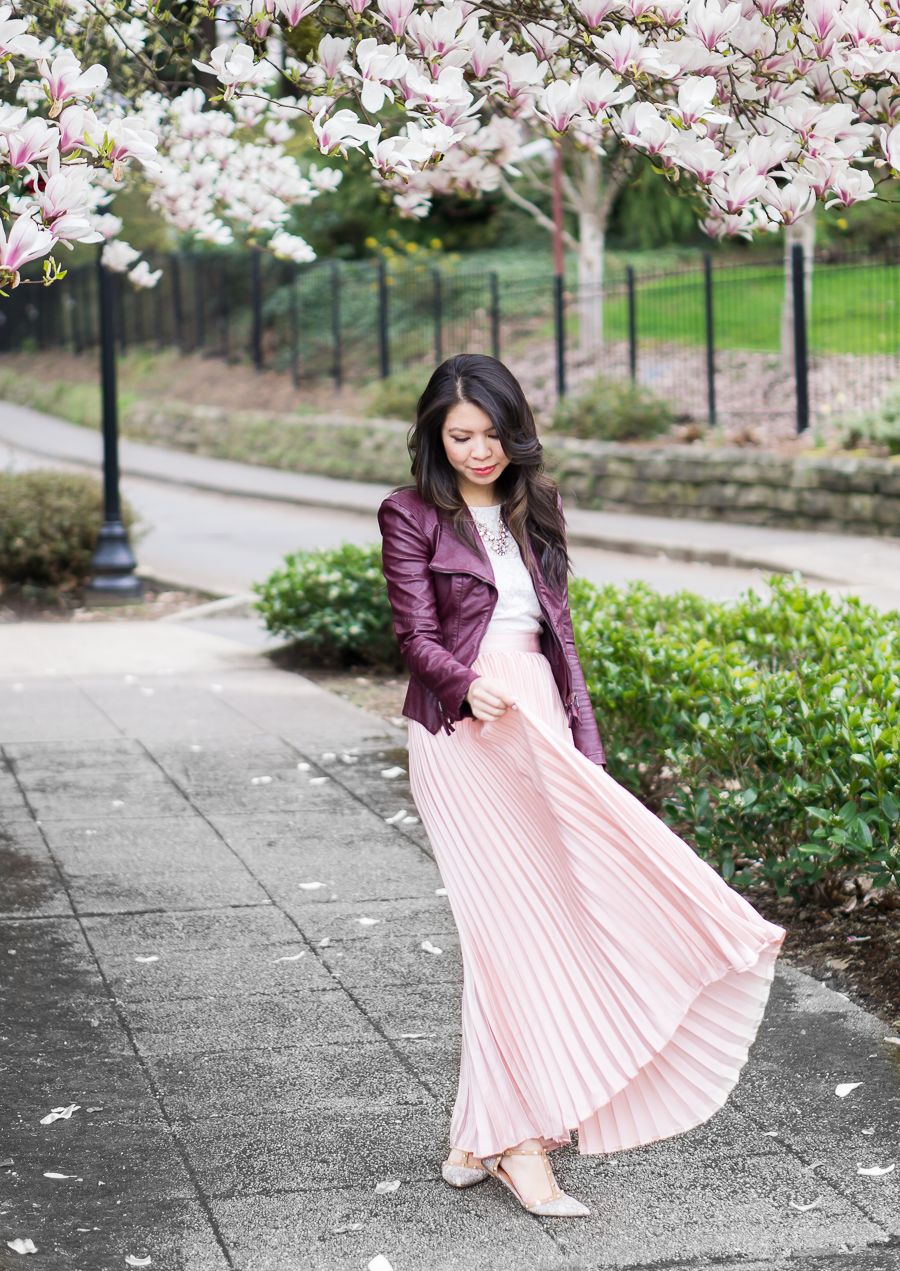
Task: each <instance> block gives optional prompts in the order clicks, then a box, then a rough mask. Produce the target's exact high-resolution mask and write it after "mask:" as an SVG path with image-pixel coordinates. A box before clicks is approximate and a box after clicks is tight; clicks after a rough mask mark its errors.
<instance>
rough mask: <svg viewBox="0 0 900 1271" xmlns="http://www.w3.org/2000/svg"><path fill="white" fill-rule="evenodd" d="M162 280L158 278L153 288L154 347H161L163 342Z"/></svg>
mask: <svg viewBox="0 0 900 1271" xmlns="http://www.w3.org/2000/svg"><path fill="white" fill-rule="evenodd" d="M162 293H163V280H162V279H160V280H159V282H158V283H157V284H156V286H155V287H154V288H153V326H154V328H155V330H156V347H157V348H158V349H161V348H162V347H163V345H164V344H165V334H164V324H163V298H162Z"/></svg>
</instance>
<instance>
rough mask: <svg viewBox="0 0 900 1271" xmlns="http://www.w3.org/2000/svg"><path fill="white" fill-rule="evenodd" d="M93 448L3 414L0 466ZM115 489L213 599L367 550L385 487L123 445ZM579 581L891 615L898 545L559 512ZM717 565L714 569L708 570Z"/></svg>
mask: <svg viewBox="0 0 900 1271" xmlns="http://www.w3.org/2000/svg"><path fill="white" fill-rule="evenodd" d="M100 453H101V451H100V437H99V434H98V433H95V432H93V431H91V430H90V429H86V428H80V427H77V426H75V425H73V424H68V423H65V422H63V421H60V420H56V419H53V418H51V417H50V416H47V415H42V414H39V413H38V412H36V411H32V410H29V409H28V408H26V407H21V406H14V405H11V404H9V403H0V464H3V465H9V466H24V465H31V464H35V463H45V462H46V461H47V460H50V461H52V462H53V463H56V464H60V463H64V464H74V465H77V466H86V467H89V468H90V469H91V470H92V471H99V466H100ZM121 460H122V467H123V472H124V473H125V477H124V480H123V489H124V490H125V492H126V494H128V495H129V497H131V498H132V501H133V503H134V505H135V506H136V507H137V509H138V510H139V511H140V512H141V514H142V515H143V517H144V518H145V519H146V521H147V522H148V523H149V525H150V527H151V528H150V532H149V533H148V534H147V536H146V538H145V539H144V540H142V542H141V544H140V555H141V564H142V566H143V567H144V568H146V569H147V570H148V572H152V573H155V574H156V575H157V576H161V577H164V578H168V579H171V580H172V581H184V582H189V583H191V584H192V585H194V586H201V587H205V588H208V589H209V590H211V591H214V592H217V593H219V594H227V593H229V592H235V591H244V590H246V589H247V588H248V586H249V584H250V582H251V581H253V580H255V579H259V578H263V577H265V576H266V574H267V573H268V572H269V570H270V569H272V568H273V567H274V566H275V565H276V564H278V562H279V561H280V559H281V557H282V556H283V555H284V553H285V552H286V551H289V550H292V549H294V548H297V547H304V548H313V547H327V546H333V545H335V544H336V543H337V542H340V541H342V540H343V539H350V540H352V541H354V542H360V543H365V542H377V541H378V529H377V525H376V523H375V518H374V513H375V510H376V509H377V507H378V504H379V503H380V501H381V499H382V498H383V497H384V495H385V494H386V493H387V490H388V488H389V487H387V486H381V485H373V484H367V483H363V482H353V481H336V480H332V479H330V478H327V477H320V476H313V475H309V474H304V473H293V472H280V471H278V470H276V469H272V468H261V467H253V466H251V465H248V464H240V463H232V462H230V461H227V460H221V459H207V458H203V457H202V456H198V455H189V454H185V453H182V452H179V451H170V450H165V449H163V448H160V447H155V446H148V445H144V444H142V443H139V442H132V441H127V440H124V441H123V442H122V446H121ZM567 519H568V525H569V536H570V541H571V542H572V544H573V545H574V549H575V550H574V551H573V558H574V563H575V566H576V570H577V572H578V573H579V574H581V575H582V576H584V577H586V578H588V579H589V580H590V581H592V582H597V583H600V582H604V581H610V582H624V581H627V580H629V579H632V578H642V579H644V580H645V581H646V582H648V583H650V584H651V585H653V586H655V587H658V588H659V589H661V590H674V589H677V588H689V589H692V590H695V591H698V592H700V593H701V594H705V595H711V596H717V597H719V596H721V597H725V596H733V595H736V594H738V592H740V591H741V590H744V589H746V588H747V587H748V586H754V587H756V588H757V590H761V589H763V585H762V571H769V570H774V571H777V572H785V573H790V572H792V571H794V570H797V571H799V572H800V573H801V574H802V575H803V576H804V577H806V578H809V579H813V580H816V581H822V582H825V583H826V584H827V585H828V586H829V589H830V590H832V591H834V592H836V593H840V594H846V593H848V592H851V593H853V594H855V595H858V596H860V597H862V598H863V599H864V600H868V601H870V602H871V603H872V604H875V605H877V606H878V607H879V608H886V609H893V608H898V609H900V541H897V540H893V539H883V538H864V537H861V536H850V535H846V536H842V535H834V534H820V533H812V532H809V533H802V532H799V531H792V530H775V529H767V528H765V527H756V526H748V525H724V524H717V523H714V522H708V521H689V520H682V519H677V520H676V519H673V520H666V519H663V518H660V517H642V516H630V515H625V514H620V513H610V512H595V511H586V510H582V509H577V508H575V507H574V506H571V505H570V506H569V508H568V510H567ZM710 565H713V566H716V567H717V568H716V569H714V570H712V569H710V568H708V566H710Z"/></svg>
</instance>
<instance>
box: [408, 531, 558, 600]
mask: <svg viewBox="0 0 900 1271" xmlns="http://www.w3.org/2000/svg"><path fill="white" fill-rule="evenodd" d="M435 510H436V511H437V509H435ZM437 519H438V541H437V547H436V549H435V553H434V555H433V556H432V558H431V565H432V568H434V569H437V570H445V571H447V572H448V573H454V574H457V573H461V574H473V575H474V576H475V577H476V578H480V579H482V581H483V582H486V583H490V585H491V586H492V587H494V588H496V586H497V582H496V579H495V576H494V569H493V566H492V565H491V560H490V556H489V555H488V552H487V548H486V547H485V546H484V543H483V542H482V541H481V536H480V535H479V534H478V532H477V530H476V531H475V540H476V542H477V544H478V551H477V552H473V551H472V549H471V548H470V547H467V546H466V544H465V543H462V542H461V541H460V540H459V539H458V538H457V537H456V534H455V533H454V531H453V522H452V520H451V518H450V516H449V515H448V514H447V513H446V512H443V511H437ZM532 549H533V550H534V544H533V543H532ZM535 554H536V555H537V553H536V552H535ZM535 591H536V592H537V596H538V600H539V601H540V602H541V606H542V608H543V609H544V610H545V611H546V612H548V613H553V612H554V610H555V609H556V608H558V602H555V601H554V598H553V595H552V594H551V592H550V589H549V587H548V586H547V583H546V581H545V580H544V575H543V572H542V570H541V566H540V558H538V568H537V581H536V583H535Z"/></svg>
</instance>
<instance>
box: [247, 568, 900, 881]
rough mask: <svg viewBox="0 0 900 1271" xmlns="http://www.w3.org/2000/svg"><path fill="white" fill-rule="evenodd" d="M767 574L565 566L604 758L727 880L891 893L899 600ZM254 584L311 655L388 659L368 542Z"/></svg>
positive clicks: (899, 723) (392, 658) (899, 822)
mask: <svg viewBox="0 0 900 1271" xmlns="http://www.w3.org/2000/svg"><path fill="white" fill-rule="evenodd" d="M768 584H769V586H770V588H771V589H772V595H771V598H768V599H764V598H762V597H760V596H758V595H756V594H755V593H753V592H747V593H746V594H745V595H744V596H742V597H741V598H740V599H739V600H738V601H736V602H734V603H731V604H727V603H718V602H714V601H708V600H705V599H703V598H702V597H700V596H696V595H692V594H690V593H687V592H682V593H679V594H678V595H674V596H663V595H660V594H659V593H657V592H655V591H653V590H652V589H651V588H649V587H647V586H645V585H643V584H640V583H634V584H631V585H630V586H628V587H626V588H618V587H612V586H609V587H604V588H601V589H598V588H596V587H594V586H592V585H591V584H589V583H587V582H584V581H583V580H574V581H573V582H572V584H571V587H570V596H571V604H572V614H573V623H574V627H575V635H576V640H577V643H578V648H579V652H580V654H581V658H582V663H583V666H584V670H585V676H586V678H587V683H588V690H589V692H590V695H591V700H592V702H593V704H594V708H595V710H596V713H597V719H598V722H599V725H600V730H601V734H602V735H603V738H604V741H605V743H606V746H607V750H608V754H609V770H610V772H611V773H612V775H613V776H614V777H615V778H616V780H618V781H620V782H621V783H622V784H623V785H625V786H627V787H628V788H629V789H630V790H632V791H633V792H634V793H635V794H637V795H638V797H639V798H641V799H642V800H643V801H644V802H645V803H646V804H647V805H648V806H649V807H651V808H652V809H653V810H654V811H655V812H657V813H658V814H659V815H661V816H662V817H663V818H664V819H665V820H666V821H667V822H668V823H669V824H670V825H671V826H672V827H673V828H674V829H675V830H676V831H677V832H678V833H679V834H681V835H682V836H683V837H684V838H685V839H687V841H688V842H690V843H691V844H692V845H693V846H694V847H695V848H696V849H697V851H699V852H700V853H701V854H702V855H703V856H704V857H705V858H706V859H707V860H709V861H710V863H711V864H713V865H714V866H715V867H716V868H717V869H718V870H719V871H720V873H721V874H722V875H723V877H725V878H726V879H727V880H728V881H729V882H731V883H732V885H733V886H735V887H739V888H746V887H748V886H750V885H751V884H753V883H756V882H758V881H760V880H763V879H764V880H767V881H768V882H770V883H772V884H773V885H774V887H775V888H776V890H777V891H778V893H779V894H781V895H787V894H792V895H795V896H797V897H798V898H803V897H806V896H808V895H810V893H814V894H815V895H816V896H817V897H818V898H820V899H822V900H825V901H826V902H827V901H831V902H834V901H836V900H838V899H839V898H840V897H841V896H845V895H846V894H847V892H848V891H852V890H853V889H854V887H856V886H859V887H860V888H865V887H869V886H874V887H888V888H890V889H891V891H892V892H893V891H894V889H896V887H897V884H898V881H900V614H897V613H892V614H882V613H879V612H878V611H876V610H874V609H872V608H871V607H870V606H867V605H864V604H863V603H862V602H860V601H858V600H855V599H845V600H834V599H832V598H831V597H830V596H829V595H828V594H827V593H825V592H821V591H810V590H807V588H805V587H804V586H802V585H801V584H800V583H798V582H796V581H791V580H786V579H783V578H777V577H774V578H771V579H769V580H768ZM256 590H258V591H259V593H260V594H261V596H262V600H261V602H259V608H260V610H261V612H262V613H263V615H264V616H265V619H266V623H267V625H268V627H269V629H270V630H272V631H274V632H277V633H278V634H282V635H288V636H293V637H294V638H295V639H296V640H297V643H298V646H299V647H300V648H301V649H302V650H303V652H304V654H305V655H307V656H308V657H310V658H311V659H314V660H319V661H323V662H326V663H329V664H332V665H334V664H336V663H338V664H339V663H343V664H350V663H353V662H364V663H368V664H370V665H371V664H375V665H378V664H381V665H384V666H388V667H392V668H396V666H397V665H398V663H397V655H396V647H395V643H394V640H393V634H392V629H391V619H390V610H389V607H388V603H387V596H386V592H385V588H384V582H383V578H382V575H381V568H380V550H379V548H377V547H373V548H358V547H349V546H343V547H341V548H339V549H337V550H336V551H330V552H310V553H303V552H298V553H295V554H294V555H293V556H291V557H289V558H287V559H286V564H285V567H284V568H283V569H281V570H278V571H276V573H275V574H273V575H272V577H271V578H270V579H268V580H267V581H266V582H265V583H263V584H257V587H256ZM854 880H860V881H859V883H858V884H857V883H856V882H854Z"/></svg>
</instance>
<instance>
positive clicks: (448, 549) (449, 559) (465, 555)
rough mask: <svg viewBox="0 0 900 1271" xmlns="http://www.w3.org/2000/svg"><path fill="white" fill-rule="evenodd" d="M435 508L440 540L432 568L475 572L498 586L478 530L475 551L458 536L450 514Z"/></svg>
mask: <svg viewBox="0 0 900 1271" xmlns="http://www.w3.org/2000/svg"><path fill="white" fill-rule="evenodd" d="M435 510H436V511H437V519H438V541H437V547H436V549H435V553H434V555H433V556H432V558H431V565H432V568H433V569H438V570H444V571H446V572H448V573H453V574H474V575H475V577H476V578H480V579H482V580H483V581H484V582H486V583H490V585H491V586H492V587H496V586H497V582H496V579H495V578H494V570H493V566H492V565H491V561H490V557H489V556H488V554H487V549H486V547H485V546H484V543H482V541H481V536H480V535H479V534H478V532H477V531H475V541H476V543H477V544H478V551H477V552H473V551H472V549H471V548H470V547H467V546H466V544H465V543H463V542H461V541H460V539H458V538H457V537H456V534H455V533H454V530H453V521H452V520H451V518H450V516H449V515H448V514H447V513H446V512H443V511H440V510H438V509H435Z"/></svg>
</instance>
